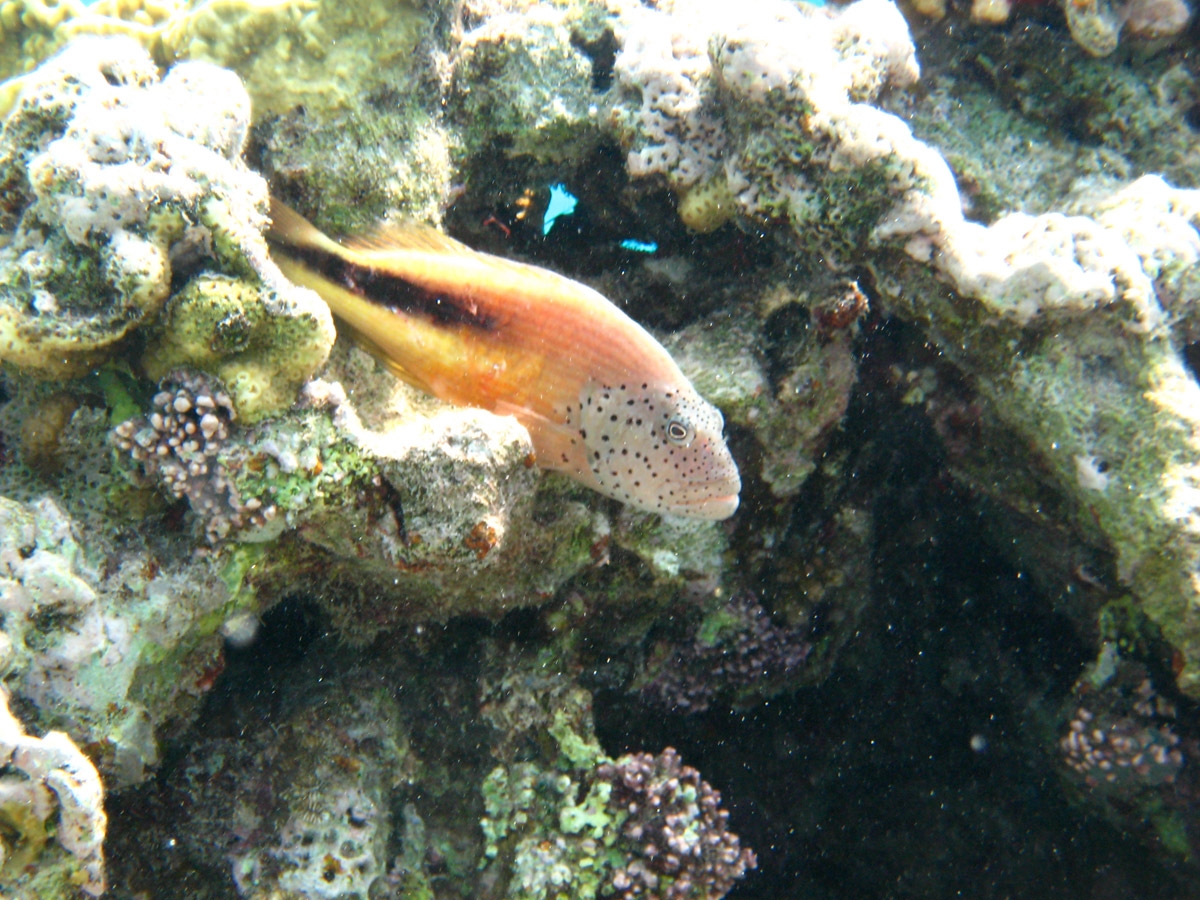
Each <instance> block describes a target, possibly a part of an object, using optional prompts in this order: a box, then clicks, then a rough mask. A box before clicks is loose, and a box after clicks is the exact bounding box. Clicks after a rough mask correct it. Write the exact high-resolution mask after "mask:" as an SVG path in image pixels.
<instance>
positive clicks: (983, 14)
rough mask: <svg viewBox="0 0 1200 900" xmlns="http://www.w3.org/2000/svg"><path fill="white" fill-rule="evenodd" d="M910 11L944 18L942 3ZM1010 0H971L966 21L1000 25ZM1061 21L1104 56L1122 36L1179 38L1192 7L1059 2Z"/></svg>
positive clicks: (1182, 1)
mask: <svg viewBox="0 0 1200 900" xmlns="http://www.w3.org/2000/svg"><path fill="white" fill-rule="evenodd" d="M912 5H913V8H914V9H915V10H916V11H917V12H918V13H920V14H922V15H924V16H928V17H929V18H932V19H941V18H943V17H945V16H946V13H947V9H946V3H945V0H917V2H914V3H913V4H912ZM1014 5H1015V4H1014V3H1013V2H1012V0H973V2H972V3H971V9H970V19H971V21H972V22H978V23H981V24H986V25H1003V24H1004V23H1005V22H1007V21H1008V20H1009V19H1010V18H1011V16H1012V14H1013V7H1014ZM1059 5H1060V6H1061V7H1062V12H1063V17H1064V18H1065V20H1066V24H1067V28H1068V30H1069V31H1070V33H1071V37H1072V38H1074V39H1075V42H1076V43H1077V44H1078V45H1079V46H1080V47H1082V48H1083V49H1084V50H1086V51H1087V52H1088V53H1090V54H1091V55H1092V56H1108V55H1109V54H1111V53H1112V52H1113V51H1114V50H1116V49H1117V46H1118V43H1119V41H1120V37H1121V34H1122V32H1125V33H1127V34H1128V35H1130V36H1133V37H1135V38H1140V39H1142V40H1143V41H1149V42H1155V41H1162V40H1165V39H1168V38H1173V37H1175V36H1176V35H1179V34H1180V33H1182V32H1183V31H1184V29H1185V28H1187V25H1188V22H1189V21H1190V20H1191V17H1192V7H1191V5H1190V4H1189V3H1188V2H1187V0H1124V2H1118V3H1113V2H1110V0H1084V2H1074V0H1063V2H1061V3H1060V4H1059Z"/></svg>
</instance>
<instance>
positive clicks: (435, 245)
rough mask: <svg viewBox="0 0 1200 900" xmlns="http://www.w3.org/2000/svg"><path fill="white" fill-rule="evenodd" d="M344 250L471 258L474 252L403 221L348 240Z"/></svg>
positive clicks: (420, 224)
mask: <svg viewBox="0 0 1200 900" xmlns="http://www.w3.org/2000/svg"><path fill="white" fill-rule="evenodd" d="M342 246H343V247H345V248H346V249H347V250H349V251H350V252H351V253H364V254H367V253H388V252H392V251H396V250H422V251H424V252H426V253H446V254H451V255H456V256H459V255H462V254H466V253H469V254H472V255H474V253H475V251H474V250H472V249H471V248H470V247H468V246H467V245H466V244H460V243H459V242H458V241H456V240H455V239H454V238H452V237H449V236H448V235H445V234H443V233H442V232H440V231H438V230H437V229H436V228H434V227H433V226H432V225H426V224H424V223H423V222H414V221H412V220H404V221H400V222H390V223H386V224H383V225H380V226H378V227H377V228H375V229H373V230H372V231H369V232H367V233H366V234H363V235H358V236H355V237H349V238H346V239H345V240H343V241H342Z"/></svg>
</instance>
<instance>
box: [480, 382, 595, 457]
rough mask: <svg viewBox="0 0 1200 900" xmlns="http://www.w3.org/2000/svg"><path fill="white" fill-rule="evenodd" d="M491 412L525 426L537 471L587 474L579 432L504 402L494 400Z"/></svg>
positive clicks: (531, 411)
mask: <svg viewBox="0 0 1200 900" xmlns="http://www.w3.org/2000/svg"><path fill="white" fill-rule="evenodd" d="M492 412H494V413H495V414H496V415H498V416H512V417H513V418H515V419H516V420H517V421H518V422H520V423H521V424H522V425H524V426H525V430H526V431H528V432H529V439H530V440H531V441H532V442H533V451H534V454H535V455H536V458H537V467H538V468H539V469H551V470H554V471H556V472H567V473H569V474H572V475H577V476H583V475H588V474H590V470H589V469H588V467H587V454H586V451H585V450H584V447H583V441H582V439H581V438H580V437H579V432H578V431H577V430H575V429H574V428H572V427H571V426H569V425H564V424H562V423H561V422H555V421H554V420H553V419H549V418H547V417H546V416H544V415H542V414H541V413H538V412H534V411H533V410H531V409H529V408H528V407H524V406H520V405H518V404H516V403H509V402H508V401H506V400H497V401H496V402H495V404H494V405H493V406H492Z"/></svg>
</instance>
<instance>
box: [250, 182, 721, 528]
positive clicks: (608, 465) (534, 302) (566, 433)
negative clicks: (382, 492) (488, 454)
mask: <svg viewBox="0 0 1200 900" xmlns="http://www.w3.org/2000/svg"><path fill="white" fill-rule="evenodd" d="M271 217H272V220H273V225H272V229H271V231H270V232H269V234H268V237H269V238H270V239H271V241H272V242H273V244H274V245H275V248H276V253H275V258H276V261H277V262H278V264H279V266H280V268H281V269H282V270H283V272H284V274H285V275H286V276H287V277H288V278H289V279H290V280H292V281H294V282H295V283H297V284H301V285H304V286H306V287H309V288H312V289H313V290H315V291H316V292H317V293H318V294H320V295H321V296H322V297H323V298H324V299H325V301H326V302H327V303H328V304H329V306H330V308H331V310H332V311H333V313H334V315H336V316H337V317H338V318H339V319H340V320H341V321H342V322H343V323H344V324H345V325H347V326H349V327H350V329H351V330H352V331H353V332H354V334H355V337H356V338H357V339H358V340H359V341H360V342H361V343H362V344H363V345H364V346H365V347H366V349H367V350H369V351H370V352H371V353H372V354H374V355H375V356H376V357H377V358H379V359H380V360H381V361H382V362H383V363H384V365H386V366H387V367H388V368H389V369H390V370H391V371H392V372H394V373H395V374H396V375H397V376H398V377H400V378H402V379H404V380H405V381H407V382H409V383H410V384H412V385H414V386H415V387H417V388H420V389H421V390H424V391H426V392H428V393H430V394H433V395H434V396H436V397H439V398H441V399H443V400H446V401H448V402H451V403H455V404H458V405H462V406H476V407H480V408H483V409H487V410H490V411H492V412H495V413H498V414H501V415H513V416H515V417H516V418H517V419H518V421H520V422H521V423H522V424H523V425H524V426H525V427H526V428H527V429H528V431H529V433H530V437H531V439H532V441H533V445H534V449H535V451H536V453H537V461H538V465H539V466H540V467H542V468H545V469H553V470H558V471H562V472H565V473H567V474H568V475H570V476H572V477H574V478H576V479H578V480H579V481H581V482H583V483H584V484H587V485H588V486H589V487H592V488H594V489H595V490H598V491H600V492H601V493H604V494H607V495H609V496H612V497H616V498H617V499H619V500H622V501H624V502H626V503H630V504H632V505H634V506H637V507H639V508H642V509H646V510H650V511H653V512H665V513H673V514H676V515H685V516H691V517H696V518H708V519H723V518H726V517H728V516H730V515H732V514H733V512H734V510H735V509H736V508H737V495H738V491H739V490H740V487H741V482H740V479H739V478H738V474H737V467H736V465H735V464H734V462H733V459H732V457H731V456H730V454H729V450H728V448H727V447H726V446H725V442H724V439H723V437H722V434H721V432H722V427H723V421H722V419H721V414H720V413H719V412H718V411H717V410H716V409H715V408H714V407H712V406H711V405H709V404H708V403H707V402H706V401H705V400H703V399H702V398H701V397H700V396H699V394H697V393H696V391H695V389H694V388H693V387H692V385H691V384H690V382H689V381H688V380H687V378H686V376H684V374H683V373H682V372H681V371H680V369H679V367H678V366H677V365H676V363H675V361H674V360H673V359H672V358H671V356H670V354H668V353H667V351H666V350H665V349H664V348H663V347H662V345H661V344H659V343H658V341H656V340H655V339H654V338H653V337H652V336H651V335H650V334H649V333H648V332H646V331H645V329H643V328H642V327H641V326H640V325H638V324H637V323H636V322H634V321H633V320H632V319H630V318H629V317H628V316H627V315H625V314H624V313H623V312H621V311H620V310H619V309H617V307H616V306H614V305H613V304H612V303H610V302H609V301H608V300H607V299H605V298H604V297H603V296H602V295H601V294H599V293H597V292H596V291H594V290H592V289H591V288H589V287H587V286H586V285H583V284H580V283H579V282H577V281H573V280H571V279H569V278H566V277H564V276H562V275H558V274H556V273H554V272H551V271H549V270H546V269H541V268H538V267H536V266H530V265H525V264H522V263H518V262H513V261H511V260H506V259H502V258H500V257H495V256H490V255H488V254H484V253H479V252H476V251H473V250H471V249H469V248H467V247H465V246H463V245H462V244H459V243H458V242H456V241H454V240H452V239H450V238H448V237H446V236H444V235H442V234H440V233H438V232H436V231H433V230H432V229H428V228H425V227H420V226H405V227H401V228H391V229H385V230H381V231H379V232H378V233H376V234H375V235H373V236H371V237H368V238H365V239H359V240H355V241H347V242H346V243H344V244H342V243H338V242H336V241H333V240H332V239H330V238H328V237H326V236H325V235H324V234H322V233H321V232H320V231H318V230H317V229H316V228H314V227H313V226H312V225H311V224H309V223H308V222H307V221H306V220H304V219H303V218H302V217H301V216H299V215H298V214H297V213H295V212H294V211H292V210H291V209H289V208H288V207H286V206H284V205H283V204H280V203H278V202H275V201H272V206H271Z"/></svg>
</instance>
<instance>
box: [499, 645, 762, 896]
mask: <svg viewBox="0 0 1200 900" xmlns="http://www.w3.org/2000/svg"><path fill="white" fill-rule="evenodd" d="M530 662H531V661H530V660H522V659H520V658H519V657H517V658H514V657H512V656H507V657H506V656H505V655H503V654H501V655H500V656H498V657H497V658H496V659H495V660H494V661H493V667H492V668H491V670H490V672H489V674H488V675H487V676H486V677H485V678H484V680H483V682H482V686H481V687H482V699H483V707H482V712H483V716H484V717H485V718H486V719H487V721H489V722H490V724H491V725H492V726H493V728H494V729H496V730H497V731H498V732H499V733H500V738H501V739H500V740H498V741H496V742H495V743H494V745H493V748H492V753H493V755H494V756H496V757H497V758H498V759H499V760H501V764H500V765H498V766H497V767H496V768H494V769H492V771H491V772H490V773H489V774H488V775H487V778H486V779H485V780H484V783H483V787H482V791H483V796H484V802H485V808H486V813H487V815H486V817H485V818H484V819H483V822H482V825H483V831H484V835H485V837H486V839H487V844H486V847H485V850H484V856H485V857H486V858H487V860H488V867H489V869H491V868H494V867H497V866H504V867H507V868H509V869H510V870H511V873H512V874H511V880H510V881H509V883H508V889H507V892H506V895H505V896H507V897H510V898H513V900H543V898H545V900H549V898H556V897H585V898H586V897H593V898H594V897H600V896H618V897H622V898H633V897H644V898H648V900H649V898H658V900H667V898H671V900H682V898H689V897H690V898H702V900H719V898H720V897H723V896H725V894H726V893H727V892H728V891H729V890H730V888H732V887H733V885H734V883H735V882H736V881H738V880H740V879H741V878H742V877H743V876H744V875H745V873H746V871H747V870H748V869H752V868H754V866H755V864H756V863H755V857H754V853H753V852H752V851H750V850H748V849H743V848H742V847H741V845H740V842H739V840H738V837H737V836H736V835H734V834H732V833H730V832H729V830H728V828H727V820H728V818H729V815H728V813H727V812H725V811H724V810H723V809H722V808H721V805H720V803H721V795H720V793H718V792H717V791H715V790H713V789H712V787H711V786H709V785H708V784H707V783H706V782H704V781H703V780H701V778H700V776H699V773H698V772H697V771H696V770H695V769H693V768H691V767H689V766H684V765H682V764H681V762H680V759H679V755H678V754H677V753H676V752H675V751H674V750H673V749H670V748H668V749H666V750H664V751H663V752H662V753H661V754H659V755H658V756H654V755H651V754H648V753H641V754H628V755H625V756H622V757H620V758H618V759H615V760H614V759H611V758H609V757H608V756H606V755H605V754H604V752H603V750H602V748H601V747H600V745H599V744H598V743H597V742H596V740H595V738H594V737H593V726H592V721H591V698H590V696H589V695H588V693H587V692H586V691H584V690H583V689H582V688H580V687H579V686H578V685H576V684H574V683H572V682H571V681H570V680H569V679H568V678H566V677H565V676H564V674H562V673H553V672H546V671H544V668H543V667H540V666H539V667H537V668H543V671H542V672H540V673H538V674H534V673H535V671H536V669H534V670H531V667H530ZM497 663H499V664H501V665H500V666H499V667H497V666H496V664H497ZM540 735H544V736H548V737H550V738H552V739H553V745H554V750H553V751H552V752H551V753H550V754H549V756H550V758H549V759H539V760H530V761H517V760H518V759H520V758H521V757H523V756H524V755H526V754H525V753H524V752H523V748H524V747H527V746H529V743H530V741H531V740H544V738H540V737H539V736H540Z"/></svg>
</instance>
